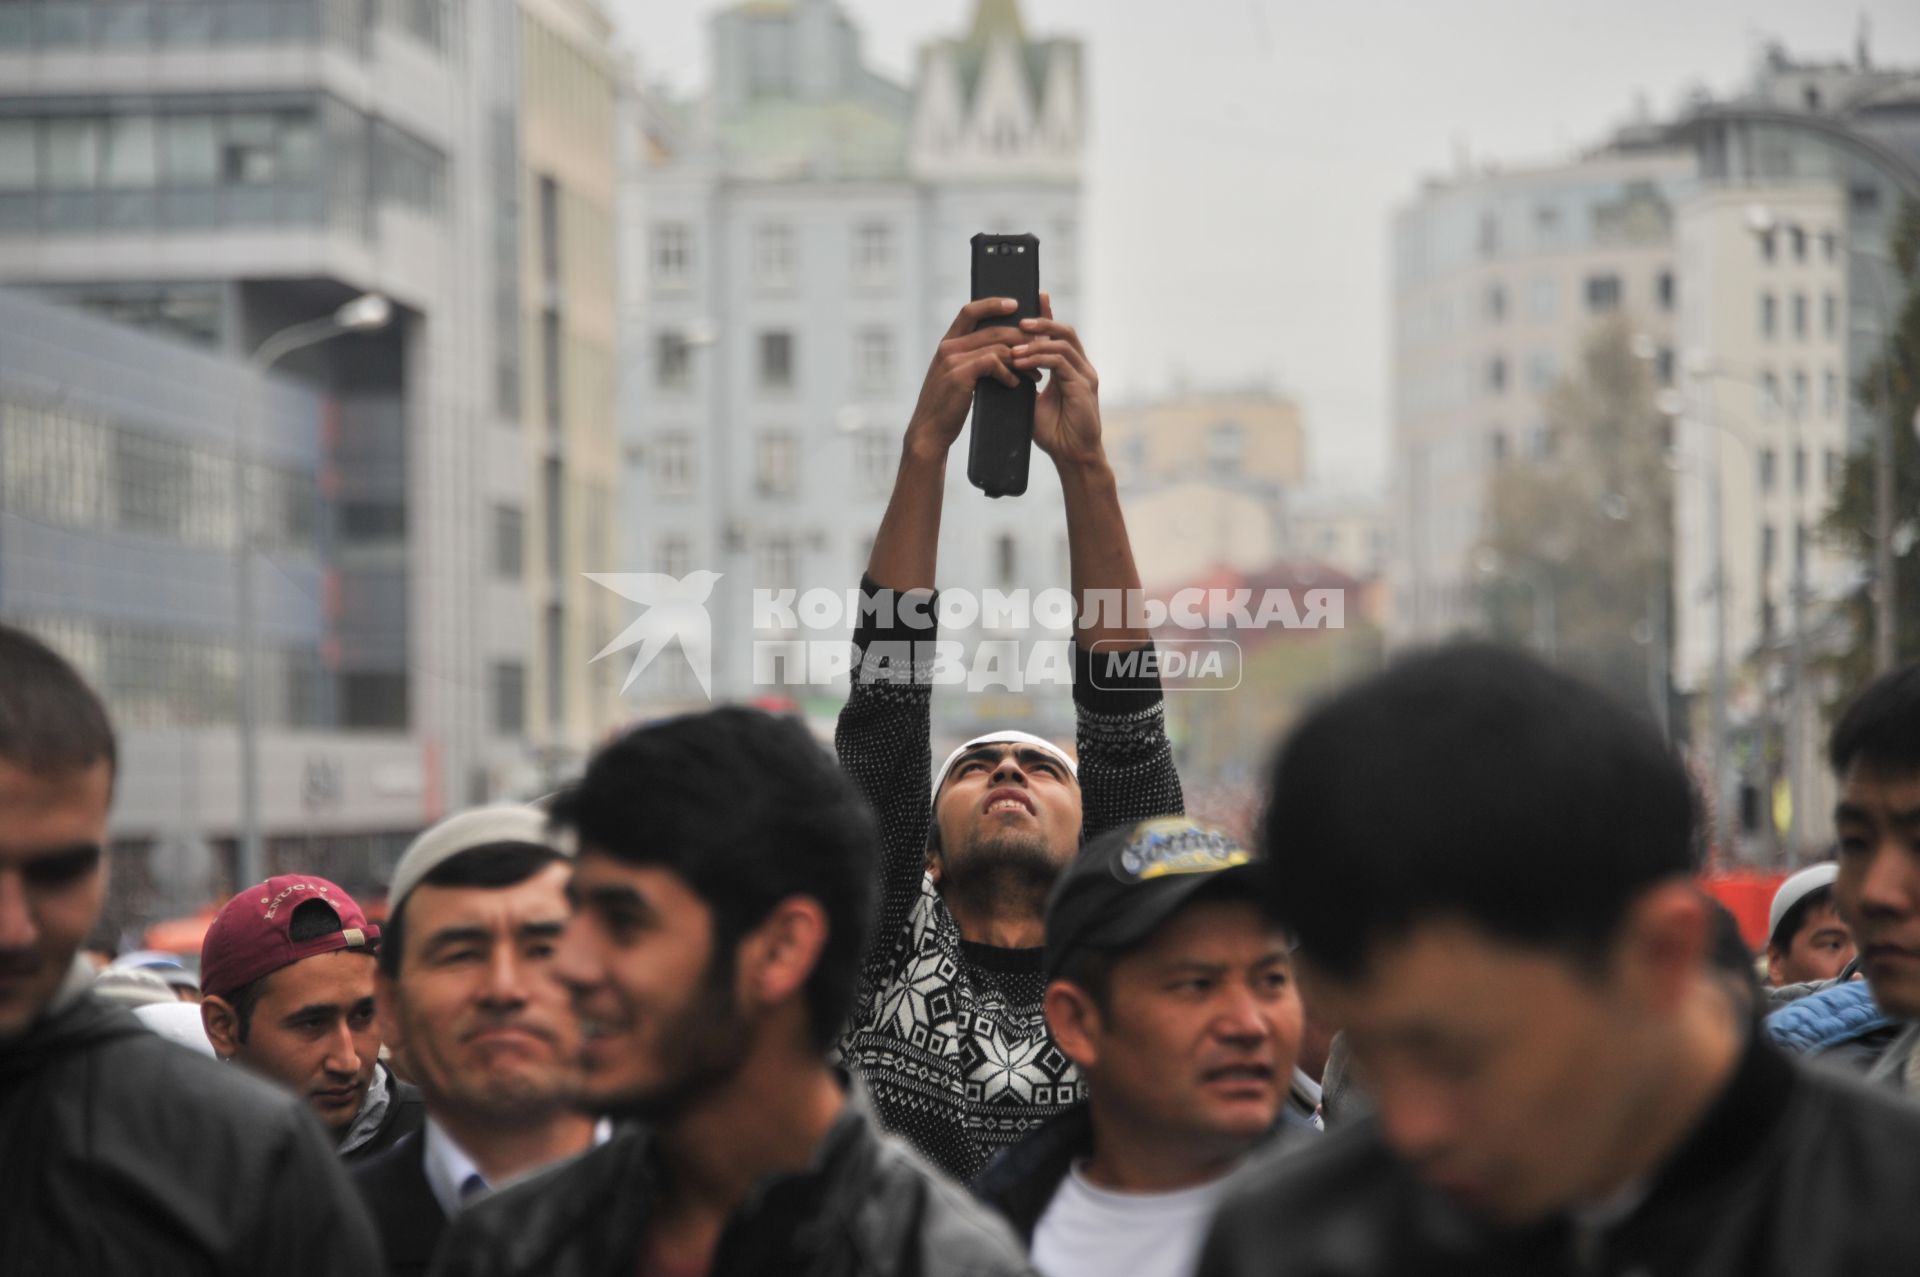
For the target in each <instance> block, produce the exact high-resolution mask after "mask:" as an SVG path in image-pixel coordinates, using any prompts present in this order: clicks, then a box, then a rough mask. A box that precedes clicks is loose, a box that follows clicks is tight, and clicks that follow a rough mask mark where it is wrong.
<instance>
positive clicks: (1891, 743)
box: [1827, 662, 1920, 776]
mask: <svg viewBox="0 0 1920 1277" xmlns="http://www.w3.org/2000/svg"><path fill="white" fill-rule="evenodd" d="M1827 761H1828V762H1829V763H1831V764H1832V766H1833V774H1834V775H1836V776H1839V775H1843V774H1844V773H1845V772H1846V770H1847V769H1848V768H1849V767H1851V766H1853V765H1854V764H1855V763H1859V764H1860V765H1861V766H1863V767H1866V768H1869V769H1872V770H1879V771H1896V772H1920V662H1915V663H1914V664H1912V665H1903V666H1901V667H1900V668H1899V669H1897V670H1889V671H1888V672H1887V673H1885V674H1882V675H1881V676H1880V677H1879V678H1876V679H1874V680H1873V682H1871V683H1869V684H1868V685H1867V690H1866V691H1864V692H1862V693H1860V695H1859V696H1858V697H1856V698H1855V700H1854V702H1853V704H1851V705H1849V706H1847V712H1846V713H1844V714H1842V715H1841V716H1840V721H1839V722H1838V723H1835V724H1834V726H1833V737H1832V739H1831V740H1830V741H1829V742H1828V745H1827Z"/></svg>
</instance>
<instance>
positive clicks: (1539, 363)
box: [1527, 350, 1560, 395]
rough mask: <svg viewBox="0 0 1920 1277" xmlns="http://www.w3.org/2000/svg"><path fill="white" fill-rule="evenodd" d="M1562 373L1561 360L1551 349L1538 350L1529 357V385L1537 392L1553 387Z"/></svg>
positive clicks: (1539, 393) (1542, 392) (1541, 392)
mask: <svg viewBox="0 0 1920 1277" xmlns="http://www.w3.org/2000/svg"><path fill="white" fill-rule="evenodd" d="M1559 375H1560V360H1559V358H1558V357H1556V356H1555V355H1554V353H1553V352H1552V351H1551V350H1536V351H1534V352H1533V354H1531V355H1529V356H1528V357H1527V385H1528V387H1529V388H1530V389H1531V390H1532V391H1533V392H1534V393H1535V394H1536V395H1541V394H1545V393H1546V392H1547V391H1549V390H1551V389H1553V383H1554V379H1555V378H1557V377H1558V376H1559Z"/></svg>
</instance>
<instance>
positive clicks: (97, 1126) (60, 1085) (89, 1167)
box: [0, 626, 379, 1277]
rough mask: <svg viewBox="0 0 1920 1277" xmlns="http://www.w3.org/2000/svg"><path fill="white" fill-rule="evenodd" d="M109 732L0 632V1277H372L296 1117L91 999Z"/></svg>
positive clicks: (315, 1131)
mask: <svg viewBox="0 0 1920 1277" xmlns="http://www.w3.org/2000/svg"><path fill="white" fill-rule="evenodd" d="M114 766H115V747H114V739H113V730H112V728H111V727H110V726H109V724H108V722H107V716H106V711H105V710H104V708H103V707H102V706H101V704H100V702H99V700H98V699H97V698H96V697H95V696H94V694H93V693H92V691H90V690H89V689H88V688H87V686H86V685H85V684H84V683H82V682H81V680H80V678H79V676H78V675H77V674H76V673H75V672H74V671H73V669H72V667H71V666H69V665H68V664H67V663H66V662H65V661H63V660H61V659H60V658H59V657H58V656H56V655H54V654H53V653H52V652H51V651H49V650H48V649H47V648H46V647H45V646H43V645H42V644H41V643H39V642H38V641H37V640H35V639H33V638H30V637H28V636H27V635H25V634H22V633H20V632H19V631H17V630H13V629H10V628H7V627H5V626H0V1149H4V1150H6V1154H5V1156H4V1158H0V1203H4V1206H3V1207H0V1256H4V1257H5V1258H4V1260H0V1267H4V1268H6V1270H7V1271H9V1272H21V1273H133V1272H155V1273H158V1272H164V1273H222V1274H233V1275H234V1277H239V1275H240V1274H254V1273H268V1272H271V1273H290V1274H314V1275H316V1277H318V1275H320V1274H337V1275H338V1277H365V1274H367V1273H368V1272H371V1271H374V1270H376V1269H377V1266H378V1263H379V1250H378V1248H377V1246H376V1245H375V1243H374V1239H373V1232H372V1228H371V1226H370V1225H369V1223H368V1222H367V1218H366V1215H365V1213H364V1212H363V1211H362V1209H361V1207H360V1202H359V1199H358V1198H357V1197H356V1196H355V1194H354V1192H353V1189H352V1187H351V1186H350V1185H349V1184H348V1182H347V1178H346V1173H345V1172H344V1171H343V1170H342V1169H341V1167H340V1165H339V1163H338V1161H337V1160H336V1159H335V1157H334V1155H333V1153H332V1151H331V1150H330V1149H329V1148H328V1147H327V1144H326V1141H325V1139H324V1138H323V1137H322V1135H321V1133H320V1128H319V1127H318V1126H317V1125H316V1124H315V1122H314V1120H313V1118H312V1116H311V1115H310V1114H309V1113H308V1112H307V1109H306V1106H305V1105H304V1104H302V1103H301V1102H300V1101H299V1100H297V1099H295V1098H294V1097H292V1096H290V1095H286V1094H284V1093H283V1092H281V1091H280V1090H279V1088H277V1087H273V1086H270V1085H268V1084H267V1083H265V1082H262V1081H259V1080H257V1079H255V1078H252V1077H248V1076H245V1075H240V1074H236V1073H235V1072H234V1071H233V1070H231V1069H226V1068H222V1067H221V1066H220V1065H219V1064H217V1063H215V1062H214V1061H212V1060H209V1059H206V1058H205V1057H203V1056H200V1055H196V1054H194V1053H193V1052H191V1051H186V1050H182V1049H181V1048H180V1047H178V1046H176V1045H174V1044H173V1043H171V1042H168V1041H167V1040H166V1039H164V1038H162V1037H160V1036H159V1035H157V1034H155V1033H153V1032H151V1031H149V1030H148V1029H146V1028H145V1027H143V1026H142V1025H141V1024H140V1023H139V1021H137V1020H136V1019H134V1017H133V1016H132V1015H131V1014H130V1013H128V1012H127V1011H125V1010H123V1009H120V1008H116V1007H113V1006H111V1005H109V1004H108V1003H105V1002H103V1001H101V1000H100V999H99V998H97V997H95V996H93V995H92V994H91V993H90V992H89V991H88V987H89V985H90V984H91V983H92V977H93V968H92V964H91V963H89V962H88V961H87V960H86V958H85V957H84V956H82V955H81V954H80V952H79V950H80V945H81V942H82V940H83V939H84V937H85V936H86V934H87V933H88V931H90V930H91V929H92V927H93V924H94V922H95V920H96V918H97V917H98V915H99V912H100V905H101V900H102V897H103V895H104V892H105V886H106V882H105V880H106V869H105V867H104V865H103V864H102V855H103V847H104V844H105V841H106V827H107V808H108V804H109V800H110V798H111V795H112V789H113V779H114Z"/></svg>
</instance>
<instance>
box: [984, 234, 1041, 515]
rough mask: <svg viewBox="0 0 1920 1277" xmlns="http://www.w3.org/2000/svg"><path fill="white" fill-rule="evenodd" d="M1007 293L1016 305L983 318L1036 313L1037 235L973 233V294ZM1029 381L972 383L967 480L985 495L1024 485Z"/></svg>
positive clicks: (1006, 319)
mask: <svg viewBox="0 0 1920 1277" xmlns="http://www.w3.org/2000/svg"><path fill="white" fill-rule="evenodd" d="M982 297H1011V298H1013V299H1014V300H1015V301H1017V302H1019V303H1020V306H1019V309H1017V310H1015V311H1014V312H1013V313H1012V314H1010V315H1005V316H1002V317H1001V318H999V319H983V320H981V321H980V326H981V327H983V328H984V327H985V326H987V325H988V324H1013V325H1017V324H1019V322H1020V321H1021V320H1023V319H1038V318H1039V317H1040V241H1039V239H1038V238H1037V237H1035V236H1032V235H984V234H983V235H975V236H974V237H973V299H974V300H975V301H979V300H980V299H981V298H982ZM1034 394H1035V390H1034V383H1033V382H1031V381H1029V380H1027V379H1026V378H1024V377H1023V378H1022V379H1021V381H1020V384H1019V385H1017V386H1009V385H1007V384H1006V383H1005V382H1002V381H997V380H995V379H994V378H992V377H982V378H981V379H980V380H979V381H978V382H977V383H975V385H974V388H973V436H972V438H971V439H969V440H968V441H967V482H969V483H971V484H972V485H973V486H974V487H976V488H978V489H980V490H981V491H982V492H984V493H986V494H987V495H988V496H990V497H1017V496H1019V495H1020V494H1021V493H1023V492H1025V491H1026V490H1027V464H1028V462H1029V461H1031V460H1032V458H1033V400H1034Z"/></svg>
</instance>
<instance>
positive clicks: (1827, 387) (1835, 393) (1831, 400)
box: [1820, 368, 1840, 420]
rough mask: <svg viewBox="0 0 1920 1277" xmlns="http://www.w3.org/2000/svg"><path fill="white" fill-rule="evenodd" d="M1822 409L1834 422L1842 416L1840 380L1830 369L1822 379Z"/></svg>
mask: <svg viewBox="0 0 1920 1277" xmlns="http://www.w3.org/2000/svg"><path fill="white" fill-rule="evenodd" d="M1820 392H1821V393H1820V401H1821V402H1820V409H1821V412H1822V413H1823V414H1824V415H1825V416H1826V417H1827V419H1828V420H1832V419H1833V418H1834V417H1837V416H1839V415H1840V378H1839V376H1838V375H1836V374H1835V373H1834V371H1833V369H1831V368H1829V369H1827V371H1826V372H1825V373H1824V374H1822V376H1821V378H1820Z"/></svg>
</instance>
